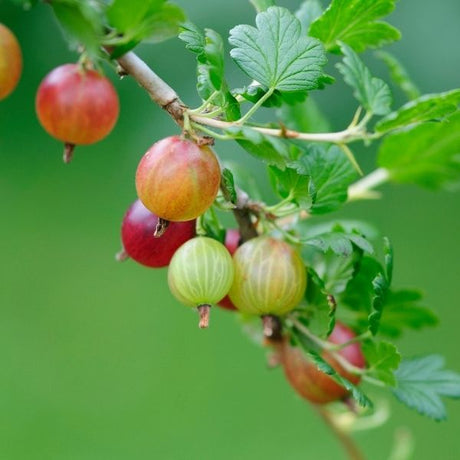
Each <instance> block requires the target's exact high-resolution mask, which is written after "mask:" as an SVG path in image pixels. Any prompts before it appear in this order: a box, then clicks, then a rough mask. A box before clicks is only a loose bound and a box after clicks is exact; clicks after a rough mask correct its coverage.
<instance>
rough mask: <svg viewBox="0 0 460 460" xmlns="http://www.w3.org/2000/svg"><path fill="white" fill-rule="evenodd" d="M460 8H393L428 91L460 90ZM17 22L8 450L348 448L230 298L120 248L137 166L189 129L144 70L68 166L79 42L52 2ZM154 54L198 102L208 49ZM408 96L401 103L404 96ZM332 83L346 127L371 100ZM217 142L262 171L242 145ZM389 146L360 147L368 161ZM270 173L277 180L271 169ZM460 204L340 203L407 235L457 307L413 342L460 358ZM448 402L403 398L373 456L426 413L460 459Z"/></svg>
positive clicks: (450, 197) (424, 435) (212, 14)
mask: <svg viewBox="0 0 460 460" xmlns="http://www.w3.org/2000/svg"><path fill="white" fill-rule="evenodd" d="M177 3H179V4H181V5H182V6H183V7H184V8H185V9H186V11H187V12H188V13H189V17H190V19H191V20H193V21H194V22H196V23H197V24H198V25H200V26H202V27H212V28H214V29H216V30H218V31H219V32H220V33H222V34H223V35H224V36H226V35H227V32H228V30H229V29H230V28H231V27H232V26H233V25H235V24H238V23H253V18H254V14H253V9H252V7H251V6H250V5H249V3H248V2H247V1H246V0H235V1H233V2H228V1H223V0H216V1H215V2H206V4H205V3H204V2H202V1H198V0H193V1H192V0H188V1H187V0H182V1H178V2H177ZM279 4H282V5H285V6H291V7H294V6H295V5H296V2H293V1H292V2H279ZM459 20H460V3H459V2H458V0H442V2H432V1H430V0H405V1H403V2H399V4H398V7H397V10H396V12H395V13H394V14H393V15H392V16H391V19H390V21H391V22H392V23H393V24H394V25H396V26H397V27H400V28H401V29H402V32H403V40H402V41H401V42H399V43H397V44H395V45H393V46H391V47H390V50H391V51H393V52H394V53H395V54H396V55H397V56H398V57H399V58H400V59H401V60H402V61H403V62H404V63H405V64H406V66H407V68H408V70H409V72H410V73H411V74H412V75H413V77H414V79H415V81H416V83H417V84H418V85H419V86H420V88H421V89H422V90H423V91H424V92H435V91H441V90H447V89H450V88H454V87H458V86H459V81H460V78H459V77H460V48H459V46H458V43H460V28H459V27H458V24H459ZM0 22H3V23H5V24H6V25H8V26H9V27H10V28H11V29H12V30H13V31H14V32H15V34H16V35H17V37H18V39H19V41H20V42H21V46H22V49H23V54H24V73H23V76H22V79H21V82H20V84H19V86H18V88H17V89H16V91H15V92H14V93H13V94H12V95H11V96H10V97H9V98H7V99H6V100H4V101H2V102H1V103H0V215H1V226H0V247H1V250H0V254H1V263H0V313H1V314H0V357H1V359H0V458H1V459H8V460H9V459H12V460H13V459H14V460H16V459H21V460H22V459H82V460H83V459H84V460H91V459H98V460H99V459H110V460H118V459H120V460H121V459H148V458H161V459H168V460H169V459H192V460H201V459H203V460H208V459H220V460H224V459H238V460H259V459H276V458H281V459H305V458H312V459H319V460H321V459H340V458H344V457H343V453H342V451H341V449H340V446H339V445H338V444H337V442H336V440H335V439H334V438H333V437H332V436H331V434H330V433H329V432H328V430H327V428H326V427H325V426H324V425H323V424H322V422H321V421H320V420H319V419H318V417H317V416H316V415H315V414H314V413H313V411H312V410H311V409H310V408H309V407H308V405H307V404H305V403H304V402H303V401H302V400H300V399H299V398H298V397H297V396H296V395H295V394H294V393H293V392H292V391H291V389H290V388H289V387H288V385H287V383H286V382H285V381H284V378H283V375H282V372H281V371H280V370H275V371H270V370H268V369H267V367H266V364H265V352H264V350H261V349H260V348H258V347H256V346H254V345H253V344H252V343H251V342H250V340H249V339H247V338H246V337H245V336H244V335H243V334H242V332H241V330H240V326H239V324H238V322H237V321H236V319H235V317H234V316H233V315H232V314H231V313H228V312H226V311H220V310H214V311H213V317H212V325H211V328H210V329H209V330H207V331H200V330H199V329H198V328H197V326H196V322H197V318H196V315H195V314H194V313H193V312H191V311H190V310H189V309H186V308H184V307H182V306H180V305H179V304H178V303H177V302H176V301H175V300H174V299H173V298H172V296H171V295H170V294H169V292H168V289H167V286H166V282H165V275H166V271H165V270H156V271H155V270H151V269H146V268H143V267H141V266H137V265H136V264H135V263H134V262H131V261H128V262H126V263H124V264H117V263H115V262H114V254H115V252H116V251H117V250H118V249H119V246H120V241H119V227H120V222H121V219H122V216H123V214H124V212H125V210H126V208H127V207H128V205H129V204H130V203H131V202H132V201H133V200H134V198H135V189H134V173H135V169H136V166H137V162H138V161H139V159H140V157H141V155H142V154H143V153H144V152H145V151H146V149H147V148H148V147H149V146H150V145H151V144H152V143H153V142H154V141H156V140H158V139H160V138H162V137H165V136H167V135H170V134H173V133H177V127H176V126H175V125H174V124H173V122H172V121H171V120H170V119H169V118H168V116H167V115H166V114H165V113H163V112H162V111H161V110H160V109H159V108H157V107H156V106H155V105H154V104H153V103H151V101H150V100H149V98H148V97H147V95H146V94H145V93H144V92H143V91H142V90H141V89H140V88H139V87H138V86H137V85H136V84H135V83H134V82H133V81H131V80H130V79H129V78H126V79H124V80H122V81H116V78H115V76H114V73H113V72H112V71H111V70H110V69H108V68H107V74H108V75H109V76H110V78H111V79H112V80H113V81H114V83H115V84H116V86H117V89H118V92H119V95H120V99H121V109H122V110H121V115H120V119H119V122H118V125H117V126H116V129H115V130H114V132H113V133H112V134H111V135H110V136H109V137H108V138H107V139H106V140H104V141H103V142H101V143H99V144H97V145H93V146H89V147H82V148H78V149H77V151H76V158H75V160H74V162H73V163H72V164H71V165H69V166H66V165H64V164H63V163H62V162H61V145H60V144H59V143H58V142H57V141H55V140H53V139H51V138H50V137H49V136H48V135H47V134H46V133H45V132H44V131H43V130H42V128H41V127H40V126H39V124H38V121H37V120H36V117H35V113H34V96H35V91H36V88H37V86H38V84H39V82H40V80H41V79H42V78H43V77H44V75H45V74H46V73H47V72H49V71H50V70H51V69H52V68H53V67H55V66H57V65H59V64H61V63H64V62H72V61H75V60H76V55H75V54H74V53H72V52H70V51H69V50H68V48H67V45H66V43H65V41H64V40H63V39H62V36H61V32H60V31H59V29H58V27H57V25H56V23H55V21H54V19H53V17H52V13H51V9H50V8H49V7H47V6H46V5H39V6H38V7H36V8H34V9H33V10H31V11H30V12H23V11H22V10H21V9H19V8H16V7H14V6H12V5H11V4H10V3H8V2H6V1H5V0H3V1H2V0H0ZM137 51H138V52H139V54H140V55H141V56H142V57H143V58H145V59H146V60H147V62H148V63H149V64H150V65H151V66H152V67H153V68H154V69H156V71H157V72H158V73H159V74H160V75H161V76H162V77H163V78H165V79H166V80H167V81H168V82H169V83H170V84H171V85H172V86H173V87H174V88H176V89H177V90H178V92H179V93H180V94H181V96H182V99H183V100H184V101H185V102H187V103H189V104H191V105H194V104H196V103H197V102H198V100H197V96H196V94H195V89H194V76H195V66H194V58H193V56H192V55H191V54H190V53H189V52H186V50H185V49H184V47H183V45H182V44H181V42H179V40H172V41H170V42H167V43H165V44H161V45H157V46H152V47H144V46H140V47H139V49H138V50H137ZM371 62H373V65H374V67H373V68H374V69H375V71H376V72H381V73H382V75H383V76H385V77H386V74H385V73H384V70H383V69H382V68H381V67H380V66H379V65H378V64H377V63H376V62H375V61H371ZM329 71H330V72H335V70H334V68H333V66H332V63H331V64H330V67H329ZM228 75H229V79H230V81H231V82H232V83H233V84H234V85H241V84H244V82H245V81H246V79H245V77H244V75H243V74H241V73H240V72H239V71H238V70H237V69H236V68H235V67H234V66H229V68H228ZM395 96H396V101H395V106H397V105H398V104H399V103H401V102H402V98H401V95H400V93H399V92H398V91H396V92H395ZM315 97H316V100H317V101H318V102H319V103H320V104H321V106H322V107H324V110H325V112H326V114H327V115H328V116H329V117H330V119H331V122H332V125H333V129H341V128H343V127H344V126H345V125H346V123H347V122H348V121H349V119H350V117H351V115H352V113H353V111H354V108H355V105H356V104H355V103H354V102H353V100H352V98H351V95H350V93H349V92H348V90H346V92H345V93H344V87H343V85H342V84H341V83H340V82H339V83H337V85H335V86H333V87H331V88H330V89H328V91H327V92H324V93H321V94H318V95H315ZM216 149H217V150H218V152H219V154H220V155H221V157H222V158H224V159H234V160H236V161H238V162H244V164H245V167H247V168H249V169H250V170H252V171H253V172H254V174H256V173H257V174H259V175H260V170H261V169H260V168H258V165H257V164H256V163H255V162H254V161H253V160H251V159H250V158H249V157H248V156H247V155H246V154H245V153H244V152H242V151H241V150H240V149H239V148H237V146H236V145H235V144H234V143H218V144H217V146H216ZM373 156H374V152H373V153H372V154H370V153H369V152H366V153H364V152H360V153H359V159H360V161H362V163H363V165H364V166H365V167H366V169H367V170H369V169H370V168H371V167H372V164H373V162H374V157H373ZM258 180H260V183H261V184H262V186H264V187H265V184H266V179H265V177H264V175H260V177H259V178H258ZM459 211H460V205H459V194H458V193H453V194H448V193H438V194H432V193H428V192H425V191H423V190H419V189H415V188H410V187H396V186H388V187H385V188H384V199H383V200H381V201H379V202H373V203H357V204H353V205H349V206H347V207H346V208H345V209H344V210H343V211H341V213H340V214H341V215H342V216H346V217H349V218H356V219H367V220H369V221H370V222H372V223H374V224H376V225H378V226H379V227H380V228H381V229H382V232H383V233H384V234H386V235H389V236H390V237H391V239H392V240H393V243H394V246H395V251H396V271H395V276H394V283H395V285H396V286H415V287H421V288H423V289H424V290H425V292H426V295H427V297H426V300H427V303H428V304H429V305H430V306H432V307H433V308H434V309H435V310H436V312H437V313H438V314H439V316H440V317H441V325H440V327H439V328H437V329H436V330H429V331H425V332H424V333H408V334H407V335H406V336H405V338H404V339H403V340H401V342H400V347H401V350H402V351H403V352H404V353H405V354H406V355H409V356H410V355H414V354H423V353H432V352H436V353H442V354H444V355H445V356H446V358H447V363H448V366H449V367H451V368H454V369H456V370H457V371H460V361H459V359H458V347H459V345H458V344H459V339H458V337H459V335H458V331H457V328H458V325H457V322H458V321H459V319H460V311H459V300H458V294H457V287H458V284H459V280H460V275H459V263H458V260H459V259H460V244H459V242H460V241H459V230H460V224H459V219H458V215H459ZM372 394H373V393H372ZM377 396H378V397H383V396H384V395H377ZM447 406H448V410H449V420H448V422H447V423H435V422H432V421H430V420H428V419H425V418H422V417H420V416H418V415H417V414H415V413H412V412H410V411H409V410H407V409H406V408H404V407H402V406H399V404H398V403H396V402H393V401H391V407H392V411H393V412H392V418H391V420H390V421H389V422H388V423H387V424H386V425H385V426H384V427H382V428H380V429H378V430H374V431H368V432H364V433H358V434H357V435H356V439H357V441H358V442H359V444H360V445H361V446H362V447H363V449H364V451H365V452H366V454H367V455H368V456H369V458H370V459H373V460H374V459H375V460H380V459H387V458H388V455H389V452H390V450H391V446H392V443H393V437H394V433H395V430H396V429H398V428H399V427H409V428H410V430H411V431H412V433H413V435H414V437H415V439H416V451H415V456H414V458H416V459H418V460H422V459H432V458H434V457H435V456H436V458H439V459H443V460H444V459H454V458H458V452H459V451H460V442H459V438H458V428H459V422H460V410H459V408H460V406H459V405H458V404H456V403H455V402H447Z"/></svg>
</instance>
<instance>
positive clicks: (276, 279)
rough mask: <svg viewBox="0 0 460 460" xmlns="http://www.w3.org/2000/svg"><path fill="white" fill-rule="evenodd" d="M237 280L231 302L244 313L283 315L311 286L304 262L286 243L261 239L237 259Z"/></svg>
mask: <svg viewBox="0 0 460 460" xmlns="http://www.w3.org/2000/svg"><path fill="white" fill-rule="evenodd" d="M233 261H234V263H235V279H234V282H233V285H232V288H231V289H230V292H229V297H230V300H231V301H232V302H233V303H234V305H235V306H236V307H237V308H238V310H240V311H242V312H243V313H249V314H254V315H283V314H285V313H287V312H289V311H291V310H292V309H293V308H294V307H295V306H296V305H297V304H298V303H299V302H300V301H301V300H302V298H303V295H304V292H305V288H306V285H307V275H306V270H305V266H304V263H303V261H302V259H301V258H300V256H299V254H298V253H297V252H296V251H295V250H294V249H293V248H292V247H291V246H290V245H289V244H287V243H285V242H284V241H280V240H277V239H275V238H272V237H269V236H259V237H257V238H253V239H251V240H249V241H247V242H246V243H244V244H243V245H241V246H240V247H239V248H238V249H237V251H236V252H235V254H234V256H233Z"/></svg>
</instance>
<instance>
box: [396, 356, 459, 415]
mask: <svg viewBox="0 0 460 460" xmlns="http://www.w3.org/2000/svg"><path fill="white" fill-rule="evenodd" d="M395 375H396V380H397V387H396V388H395V389H393V394H394V395H395V396H396V398H397V399H398V400H399V401H400V402H402V403H403V404H406V406H408V407H410V408H411V409H415V410H416V411H417V412H418V413H419V414H422V415H426V416H428V417H430V418H433V419H434V420H438V421H440V420H445V419H446V417H447V414H446V408H445V406H444V403H443V401H442V399H441V396H445V397H448V398H460V375H459V374H457V373H456V372H452V371H449V370H445V369H444V358H443V357H442V356H439V355H428V356H423V357H420V358H413V359H407V360H403V361H402V363H401V365H400V367H399V369H398V370H397V371H396V373H395Z"/></svg>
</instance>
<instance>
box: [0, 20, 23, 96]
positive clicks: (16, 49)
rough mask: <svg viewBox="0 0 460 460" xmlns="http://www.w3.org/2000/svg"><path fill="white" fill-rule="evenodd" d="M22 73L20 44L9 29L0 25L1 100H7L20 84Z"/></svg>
mask: <svg viewBox="0 0 460 460" xmlns="http://www.w3.org/2000/svg"><path fill="white" fill-rule="evenodd" d="M21 72H22V54H21V48H20V46H19V43H18V41H17V39H16V37H15V36H14V34H13V32H11V30H10V29H8V27H6V26H5V25H3V24H0V100H2V99H5V97H7V96H8V95H9V94H10V93H11V92H12V91H13V90H14V88H16V85H17V84H18V81H19V78H20V77H21Z"/></svg>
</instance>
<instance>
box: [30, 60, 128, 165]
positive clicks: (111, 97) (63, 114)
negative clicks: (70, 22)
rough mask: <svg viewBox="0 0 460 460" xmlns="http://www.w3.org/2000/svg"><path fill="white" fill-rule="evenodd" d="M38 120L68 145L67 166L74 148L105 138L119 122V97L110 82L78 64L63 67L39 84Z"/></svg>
mask: <svg viewBox="0 0 460 460" xmlns="http://www.w3.org/2000/svg"><path fill="white" fill-rule="evenodd" d="M35 108H36V111H37V115H38V119H39V120H40V123H41V124H42V126H43V128H45V130H46V131H47V132H48V133H49V134H51V136H53V137H55V138H56V139H59V140H60V141H63V142H64V143H65V150H64V162H66V163H68V162H69V161H70V160H71V159H72V153H73V149H74V147H75V145H84V144H92V143H94V142H97V141H100V140H101V139H103V138H104V137H106V136H107V135H108V134H109V133H110V131H111V130H112V128H113V127H114V126H115V123H116V121H117V118H118V112H119V104H118V96H117V93H116V92H115V89H114V87H113V85H112V83H110V81H109V80H108V79H107V78H105V77H104V76H102V75H101V74H99V73H98V72H96V71H95V70H91V69H85V68H84V67H83V66H81V65H79V64H64V65H61V66H59V67H56V68H55V69H54V70H52V71H51V72H50V73H49V74H48V75H47V76H46V77H45V78H44V79H43V81H42V82H41V83H40V86H39V88H38V91H37V96H36V100H35Z"/></svg>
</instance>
